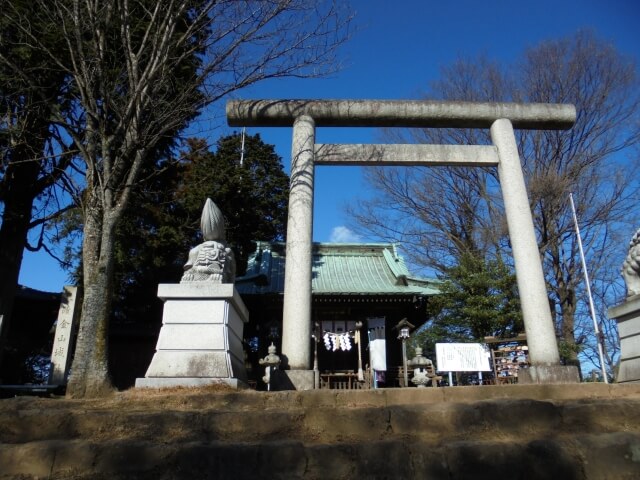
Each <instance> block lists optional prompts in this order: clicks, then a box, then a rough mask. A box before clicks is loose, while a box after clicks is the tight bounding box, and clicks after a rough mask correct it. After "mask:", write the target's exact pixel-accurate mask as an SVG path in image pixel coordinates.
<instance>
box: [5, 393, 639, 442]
mask: <svg viewBox="0 0 640 480" xmlns="http://www.w3.org/2000/svg"><path fill="white" fill-rule="evenodd" d="M0 425H2V429H1V430H0V441H1V442H3V443H26V442H33V441H43V440H56V439H77V438H93V439H100V440H101V441H109V440H113V439H130V440H140V439H145V438H151V437H153V438H164V439H171V441H174V442H177V441H180V442H193V441H211V440H216V441H235V442H253V441H258V440H260V441H276V440H279V439H284V438H288V439H296V440H300V441H303V442H306V443H331V442H340V441H354V442H357V441H369V440H380V439H384V438H387V437H389V436H403V437H407V438H410V439H414V440H416V441H418V440H419V441H431V442H437V441H439V440H441V439H456V440H457V439H464V438H468V437H470V436H473V438H475V439H478V440H484V439H491V438H500V439H502V440H505V441H506V440H518V439H519V438H520V437H521V436H522V435H528V436H537V437H543V436H546V435H555V436H563V435H564V436H566V435H574V434H587V433H603V432H618V431H634V432H640V399H618V400H583V401H580V402H572V401H561V402H551V401H539V400H526V399H525V400H487V401H481V402H476V403H472V404H464V403H457V404H422V405H392V406H388V407H351V408H348V407H344V408H340V409H336V408H333V407H315V408H310V409H307V408H303V407H299V406H291V407H285V406H283V408H282V409H274V410H268V411H267V410H265V411H255V410H250V411H245V412H242V411H223V410H215V409H206V410H200V411H191V410H189V411H173V410H169V411H164V412H161V411H149V412H145V411H128V410H126V409H122V410H117V409H115V410H98V411H91V410H89V411H65V410H52V411H49V412H47V413H46V415H44V416H43V414H42V411H40V410H27V411H21V412H18V413H17V414H12V413H9V412H0Z"/></svg>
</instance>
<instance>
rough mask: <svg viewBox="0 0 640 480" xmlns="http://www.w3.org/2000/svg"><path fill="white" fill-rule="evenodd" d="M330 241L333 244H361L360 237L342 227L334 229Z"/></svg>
mask: <svg viewBox="0 0 640 480" xmlns="http://www.w3.org/2000/svg"><path fill="white" fill-rule="evenodd" d="M329 241H330V242H332V243H357V242H360V235H358V234H357V233H354V232H352V231H351V230H349V229H348V228H347V227H345V226H343V225H340V226H339V227H333V230H331V237H330V238H329Z"/></svg>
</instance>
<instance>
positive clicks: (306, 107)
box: [227, 100, 578, 389]
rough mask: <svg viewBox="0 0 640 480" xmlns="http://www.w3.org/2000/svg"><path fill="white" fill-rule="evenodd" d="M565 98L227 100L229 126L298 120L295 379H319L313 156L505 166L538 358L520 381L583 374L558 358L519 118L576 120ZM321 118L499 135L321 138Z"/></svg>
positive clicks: (559, 123) (290, 325) (291, 353)
mask: <svg viewBox="0 0 640 480" xmlns="http://www.w3.org/2000/svg"><path fill="white" fill-rule="evenodd" d="M575 119H576V110H575V107H574V106H573V105H565V104H520V103H475V102H439V101H404V100H393V101H388V100H244V101H230V102H228V103H227V120H228V123H229V125H230V126H265V127H266V126H271V127H276V126H291V125H292V126H293V144H292V153H291V157H292V159H291V180H290V194H289V218H288V223H287V240H286V248H287V263H286V270H285V287H284V288H285V290H284V306H283V328H282V354H283V356H284V357H285V359H286V360H287V363H288V367H289V369H290V370H289V371H288V372H287V373H288V375H289V378H290V380H291V382H292V384H293V386H294V387H295V388H297V389H310V388H313V372H312V371H311V370H309V368H310V365H311V348H310V337H311V260H312V258H311V255H312V254H311V252H312V241H313V235H312V233H313V177H314V166H315V165H378V166H380V165H424V166H437V165H456V166H483V167H486V166H497V167H498V176H499V180H500V187H501V190H502V196H503V199H504V206H505V213H506V217H507V225H508V229H509V237H510V240H511V245H512V250H513V256H514V264H515V268H516V277H517V282H518V290H519V293H520V301H521V305H522V313H523V318H524V325H525V332H526V334H527V342H528V346H529V357H530V361H531V367H530V368H529V369H527V370H524V374H521V375H520V377H521V378H520V379H519V381H520V382H521V383H567V382H577V381H578V372H577V368H576V367H565V366H562V365H560V356H559V353H558V345H557V342H556V337H555V329H554V325H553V320H552V317H551V311H550V308H549V300H548V297H547V291H546V286H545V281H544V274H543V271H542V263H541V261H540V254H539V252H538V247H537V242H536V236H535V232H534V226H533V218H532V215H531V210H530V207H529V200H528V196H527V191H526V186H525V181H524V175H523V173H522V166H521V163H520V158H519V155H518V149H517V145H516V139H515V135H514V131H513V129H514V128H521V129H532V130H543V129H568V128H571V126H572V125H573V124H574V123H575ZM316 127H414V128H489V129H490V131H491V139H492V143H493V145H486V146H485V145H460V146H458V145H393V144H391V145H368V144H367V145H363V144H359V145H346V144H332V145H320V144H316V143H315V129H316Z"/></svg>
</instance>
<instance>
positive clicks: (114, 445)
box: [0, 433, 640, 480]
mask: <svg viewBox="0 0 640 480" xmlns="http://www.w3.org/2000/svg"><path fill="white" fill-rule="evenodd" d="M638 445H640V435H639V434H637V433H635V434H634V433H611V434H600V435H586V436H576V437H574V438H565V439H562V440H557V439H534V440H529V441H526V440H523V441H519V442H514V441H507V442H505V441H477V440H474V439H472V438H470V439H468V440H458V441H452V442H443V443H439V444H435V445H434V444H431V443H423V442H414V441H407V440H400V439H395V440H378V441H373V440H372V441H368V442H341V443H339V444H315V445H307V444H304V443H302V442H297V441H292V440H286V439H283V440H279V441H274V442H255V443H229V442H221V441H211V442H187V443H166V442H163V441H162V440H161V439H158V440H156V441H152V440H150V441H107V442H100V443H95V442H87V441H84V440H73V441H63V440H49V441H43V442H32V443H28V444H21V445H6V444H5V445H0V465H2V473H0V478H1V479H9V478H21V479H24V478H54V479H74V480H80V479H91V480H99V479H109V480H117V479H150V480H151V479H153V480H163V479H172V480H173V479H194V478H197V479H223V478H229V479H234V480H242V479H248V480H255V479H260V478H270V479H320V478H322V479H324V478H331V479H340V478H345V479H351V478H364V479H396V478H402V479H466V478H473V479H492V480H495V479H496V478H531V479H544V478H558V479H588V480H603V479H617V480H620V479H629V480H631V479H635V478H638V474H639V473H640V463H639V462H640V459H639V458H638Z"/></svg>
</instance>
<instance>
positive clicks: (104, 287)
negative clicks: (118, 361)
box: [67, 191, 114, 398]
mask: <svg viewBox="0 0 640 480" xmlns="http://www.w3.org/2000/svg"><path fill="white" fill-rule="evenodd" d="M89 195H90V196H92V197H93V198H92V199H90V200H89V202H90V205H89V207H88V208H87V209H86V210H85V226H84V239H83V245H82V252H83V254H82V261H83V272H84V301H83V303H82V313H81V316H80V330H79V332H78V338H77V341H76V348H75V355H74V358H73V364H72V367H71V376H70V378H69V383H68V385H67V395H68V396H69V397H72V398H83V397H87V398H92V397H101V396H104V395H106V394H109V393H111V392H112V391H113V386H112V384H111V379H110V377H109V368H108V353H107V351H108V330H109V313H110V304H111V295H112V288H111V286H112V279H113V265H114V248H113V241H112V238H113V232H112V231H113V221H111V220H109V218H108V216H107V215H105V214H104V212H103V211H102V209H101V208H100V207H99V206H98V205H99V203H100V200H98V199H97V198H96V197H97V194H96V193H95V191H92V192H90V193H89Z"/></svg>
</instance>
